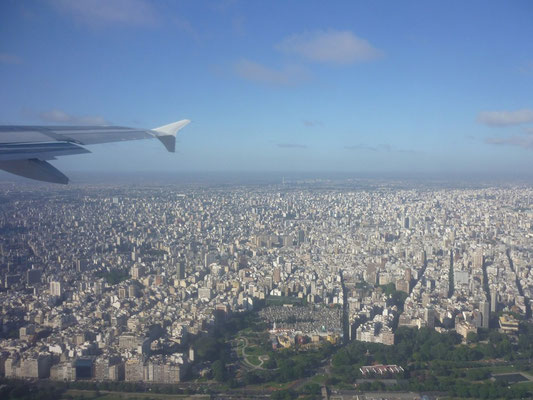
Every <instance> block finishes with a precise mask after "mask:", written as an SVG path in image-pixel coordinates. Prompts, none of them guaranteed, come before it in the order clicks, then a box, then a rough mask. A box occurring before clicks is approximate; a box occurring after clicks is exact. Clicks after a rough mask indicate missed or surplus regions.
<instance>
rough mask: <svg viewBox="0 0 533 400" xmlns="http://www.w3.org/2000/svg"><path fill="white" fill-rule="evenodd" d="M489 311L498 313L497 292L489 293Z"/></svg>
mask: <svg viewBox="0 0 533 400" xmlns="http://www.w3.org/2000/svg"><path fill="white" fill-rule="evenodd" d="M490 311H492V312H498V292H497V291H496V290H491V292H490Z"/></svg>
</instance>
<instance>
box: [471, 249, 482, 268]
mask: <svg viewBox="0 0 533 400" xmlns="http://www.w3.org/2000/svg"><path fill="white" fill-rule="evenodd" d="M483 262H484V257H483V249H477V250H476V252H475V253H474V263H473V268H474V269H481V268H483Z"/></svg>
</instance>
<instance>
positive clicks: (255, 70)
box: [235, 59, 309, 86]
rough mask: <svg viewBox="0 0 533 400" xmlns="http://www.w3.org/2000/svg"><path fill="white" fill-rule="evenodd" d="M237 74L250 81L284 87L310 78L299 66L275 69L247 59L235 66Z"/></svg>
mask: <svg viewBox="0 0 533 400" xmlns="http://www.w3.org/2000/svg"><path fill="white" fill-rule="evenodd" d="M235 73H236V74H237V75H238V76H239V77H241V78H243V79H246V80H249V81H254V82H260V83H266V84H272V85H282V86H291V85H296V84H299V83H301V82H303V81H305V80H307V79H308V77H309V74H308V73H307V71H305V70H304V69H303V68H301V67H298V66H292V65H289V66H285V67H283V68H282V69H274V68H270V67H266V66H264V65H262V64H259V63H256V62H254V61H250V60H246V59H242V60H240V61H238V62H237V63H236V64H235Z"/></svg>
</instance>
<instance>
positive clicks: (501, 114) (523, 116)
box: [477, 109, 533, 126]
mask: <svg viewBox="0 0 533 400" xmlns="http://www.w3.org/2000/svg"><path fill="white" fill-rule="evenodd" d="M477 121H478V122H480V123H482V124H485V125H491V126H509V125H520V124H525V123H528V122H533V110H528V109H522V110H516V111H482V112H480V113H479V114H478V116H477Z"/></svg>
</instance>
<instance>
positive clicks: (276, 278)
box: [272, 267, 281, 283]
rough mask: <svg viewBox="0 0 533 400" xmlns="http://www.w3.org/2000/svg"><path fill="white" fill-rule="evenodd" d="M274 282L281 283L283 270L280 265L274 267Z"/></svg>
mask: <svg viewBox="0 0 533 400" xmlns="http://www.w3.org/2000/svg"><path fill="white" fill-rule="evenodd" d="M272 279H273V280H274V283H280V281H281V271H280V269H279V267H276V268H274V276H273V277H272Z"/></svg>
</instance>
